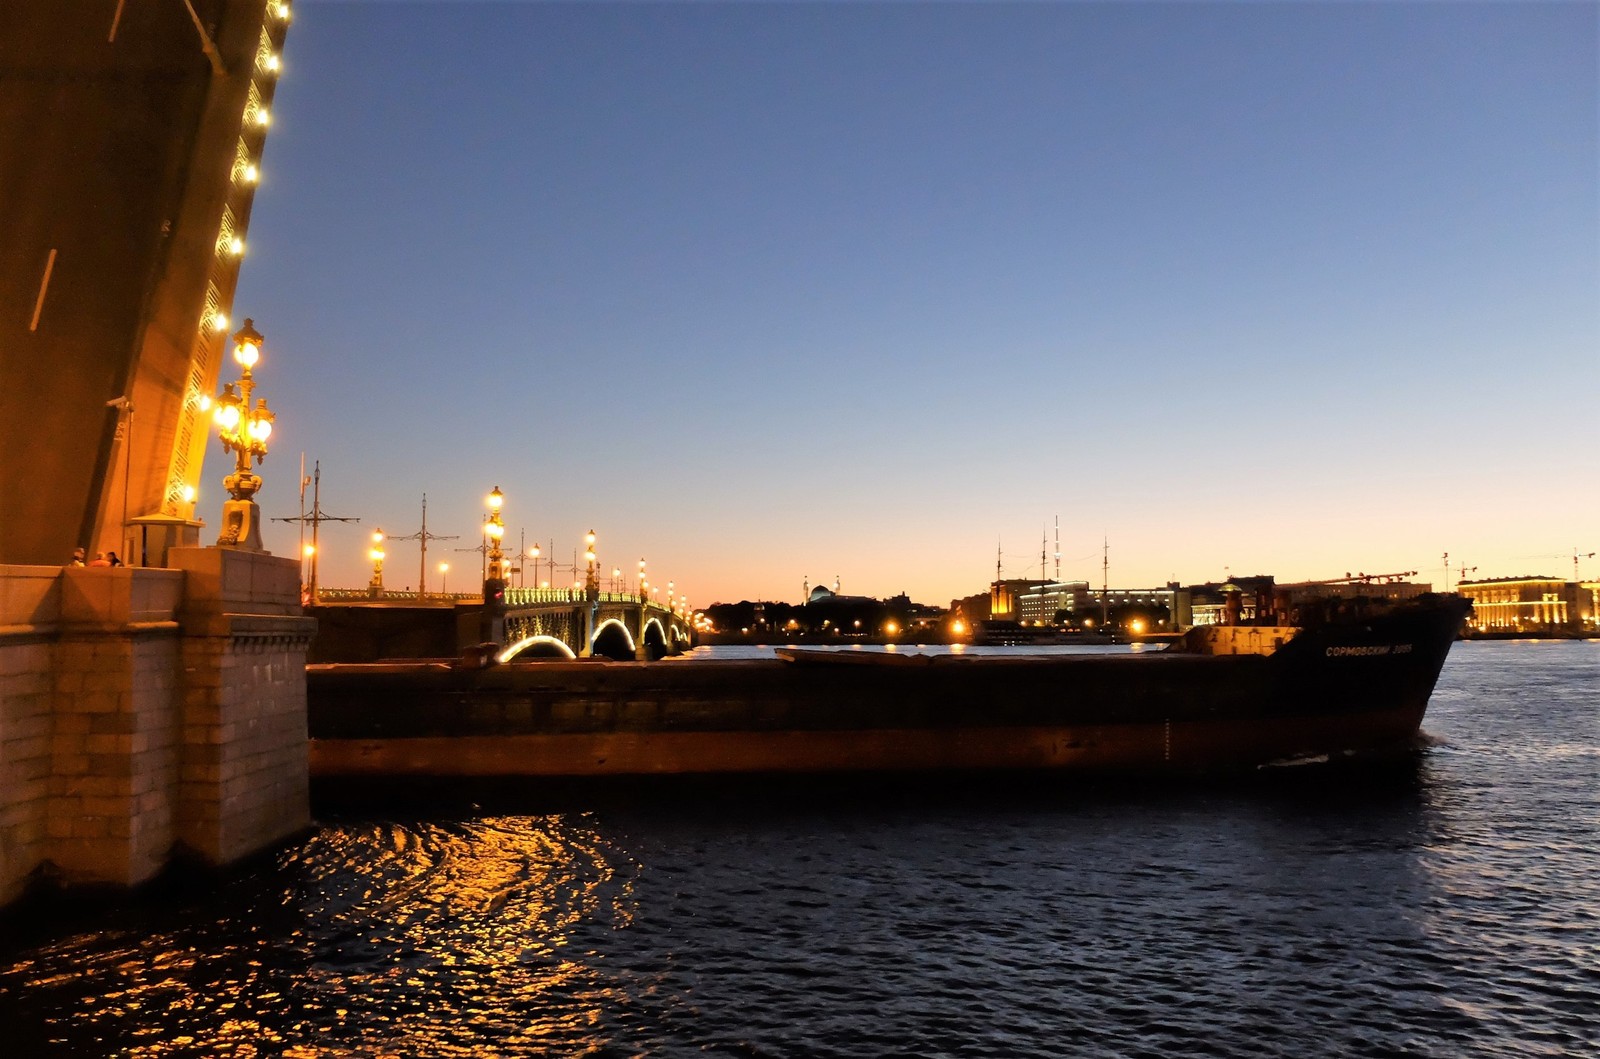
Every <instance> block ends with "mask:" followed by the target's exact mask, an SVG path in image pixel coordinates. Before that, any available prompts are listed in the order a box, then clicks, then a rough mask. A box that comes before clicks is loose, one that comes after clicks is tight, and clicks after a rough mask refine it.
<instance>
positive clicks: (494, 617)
mask: <svg viewBox="0 0 1600 1059" xmlns="http://www.w3.org/2000/svg"><path fill="white" fill-rule="evenodd" d="M306 613H307V614H308V615H311V616H313V617H315V618H316V619H317V622H318V632H317V638H316V640H315V641H313V644H312V647H311V657H310V658H309V661H311V662H376V661H380V660H384V659H397V658H443V657H458V656H460V655H462V654H463V653H466V652H470V651H474V650H477V649H479V648H480V647H481V646H482V645H486V644H493V645H495V647H494V656H495V657H496V658H497V659H498V660H500V661H502V662H511V661H515V660H517V659H519V658H520V659H522V660H524V661H526V660H529V659H532V658H536V657H557V656H559V657H562V658H589V657H601V658H612V659H619V660H627V659H633V660H638V661H651V660H655V659H658V658H664V657H666V656H667V655H673V654H679V653H681V652H683V651H686V650H688V649H689V648H690V647H692V646H693V643H694V631H693V626H692V625H691V624H690V621H689V618H688V617H687V616H685V615H684V614H682V613H680V612H677V611H674V610H671V609H669V608H667V607H663V606H662V605H660V604H659V603H655V602H650V601H647V600H642V599H641V598H640V596H639V594H638V593H633V592H600V591H596V590H593V589H591V590H588V591H585V590H583V589H564V588H507V589H504V590H503V593H502V594H501V596H500V598H499V599H498V600H491V602H490V603H488V604H485V601H484V598H483V596H481V595H449V596H446V595H442V594H438V593H428V594H427V595H424V596H421V597H419V596H418V594H417V593H415V592H388V591H385V592H384V593H383V595H382V596H377V597H375V596H373V594H372V593H371V592H370V591H369V590H367V589H360V590H355V589H348V590H346V589H323V590H321V591H320V592H319V593H318V596H317V602H316V603H315V604H313V605H311V606H308V607H307V608H306Z"/></svg>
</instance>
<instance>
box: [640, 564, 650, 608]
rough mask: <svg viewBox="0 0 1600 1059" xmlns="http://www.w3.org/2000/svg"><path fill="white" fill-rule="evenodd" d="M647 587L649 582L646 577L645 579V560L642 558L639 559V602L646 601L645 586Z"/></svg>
mask: <svg viewBox="0 0 1600 1059" xmlns="http://www.w3.org/2000/svg"><path fill="white" fill-rule="evenodd" d="M646 587H648V582H646V581H645V579H644V560H643V559H640V560H639V602H640V603H643V602H644V601H645V588H646Z"/></svg>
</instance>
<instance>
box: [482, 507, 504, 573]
mask: <svg viewBox="0 0 1600 1059" xmlns="http://www.w3.org/2000/svg"><path fill="white" fill-rule="evenodd" d="M505 502H506V497H505V494H504V493H502V492H501V491H500V487H499V486H498V485H497V486H495V487H494V490H493V491H492V492H491V493H490V494H489V521H488V523H487V524H486V526H485V529H484V532H485V533H487V534H488V535H489V569H488V573H487V576H486V578H485V579H486V580H488V581H499V582H501V583H502V585H504V582H505V579H506V557H505V553H504V552H502V551H501V550H500V539H501V538H502V537H504V536H505V535H506V524H505V523H504V522H502V521H501V520H500V508H501V506H502V505H504V504H505Z"/></svg>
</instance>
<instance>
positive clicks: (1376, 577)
mask: <svg viewBox="0 0 1600 1059" xmlns="http://www.w3.org/2000/svg"><path fill="white" fill-rule="evenodd" d="M1473 569H1474V570H1476V569H1477V567H1473ZM1416 576H1417V572H1416V571H1415V570H1401V571H1400V572H1399V573H1394V574H1352V573H1349V572H1348V571H1347V572H1346V573H1345V575H1344V576H1343V577H1330V578H1327V579H1325V580H1322V581H1295V582H1293V583H1289V584H1282V585H1279V586H1278V587H1279V588H1316V587H1318V586H1319V585H1376V584H1387V583H1389V582H1392V581H1404V580H1405V579H1406V578H1408V577H1416Z"/></svg>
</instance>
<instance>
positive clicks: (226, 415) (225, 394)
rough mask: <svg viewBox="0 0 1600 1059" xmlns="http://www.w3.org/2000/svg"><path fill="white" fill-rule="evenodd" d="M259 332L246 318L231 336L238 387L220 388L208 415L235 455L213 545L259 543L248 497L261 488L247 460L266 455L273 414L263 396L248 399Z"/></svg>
mask: <svg viewBox="0 0 1600 1059" xmlns="http://www.w3.org/2000/svg"><path fill="white" fill-rule="evenodd" d="M262 341H263V338H262V335H261V332H259V331H257V330H256V329H255V327H254V326H253V324H252V321H250V320H245V322H244V326H243V327H241V328H239V330H238V331H237V332H235V333H234V336H233V359H234V360H235V361H236V362H238V364H239V367H240V377H239V391H238V392H237V393H235V392H234V389H233V383H231V382H230V383H228V384H227V385H225V386H223V388H222V395H221V396H220V397H218V398H217V402H216V410H215V412H213V413H212V418H213V419H214V420H215V422H216V424H217V432H218V434H219V436H220V437H221V438H222V451H223V452H232V453H235V454H236V456H237V457H238V459H237V462H236V463H235V465H234V469H233V473H232V474H230V475H228V476H227V477H226V478H224V479H223V480H222V484H223V486H225V487H226V488H227V490H228V495H229V496H230V497H232V499H231V500H224V501H223V502H222V535H221V536H220V537H218V538H217V545H218V547H225V548H242V549H244V550H247V551H253V552H259V551H263V550H264V549H263V548H262V546H261V509H260V508H258V507H256V502H255V500H254V499H253V497H254V496H255V494H256V493H257V492H259V491H260V489H261V477H260V475H257V474H255V473H253V472H252V471H251V470H250V459H251V457H252V456H253V457H255V461H256V463H257V464H259V463H260V462H261V461H262V460H263V459H264V458H265V457H266V455H267V438H268V437H269V436H271V434H272V423H273V419H274V416H273V414H272V411H271V409H269V408H268V407H267V402H266V401H265V400H256V401H252V400H251V397H250V394H251V391H253V390H254V389H255V378H254V376H253V375H252V369H254V368H255V366H256V361H258V360H260V359H261V343H262Z"/></svg>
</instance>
